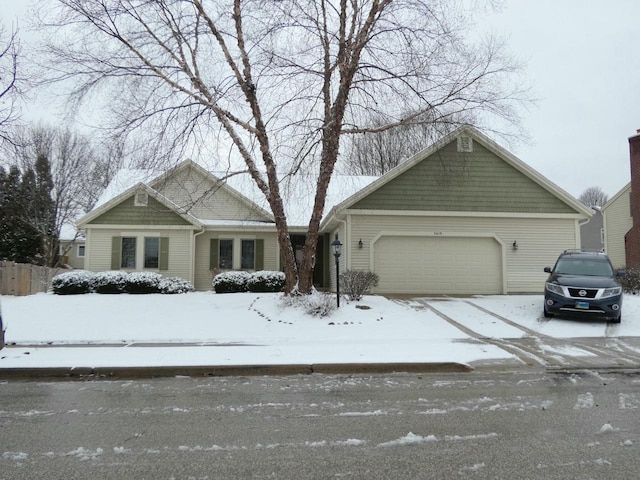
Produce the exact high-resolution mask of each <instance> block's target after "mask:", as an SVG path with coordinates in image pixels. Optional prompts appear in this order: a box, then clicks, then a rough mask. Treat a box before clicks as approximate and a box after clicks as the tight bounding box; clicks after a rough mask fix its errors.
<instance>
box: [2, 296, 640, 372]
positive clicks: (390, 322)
mask: <svg viewBox="0 0 640 480" xmlns="http://www.w3.org/2000/svg"><path fill="white" fill-rule="evenodd" d="M421 301H422V302H427V303H429V304H431V305H433V306H435V307H436V308H438V309H439V310H441V311H444V312H445V313H446V314H447V315H448V316H449V317H451V318H452V319H454V320H456V321H457V322H459V323H461V324H463V325H466V326H469V327H470V328H472V329H473V330H475V331H479V332H482V334H483V335H485V336H489V337H493V338H515V337H519V336H523V335H525V332H523V331H521V330H519V329H517V328H516V327H514V326H513V325H510V324H509V323H507V322H503V321H501V320H500V319H499V318H498V317H495V316H492V315H490V314H488V313H484V312H483V311H481V310H479V309H477V308H475V307H473V306H471V305H469V303H468V302H467V301H471V302H473V303H474V304H476V305H478V306H480V307H482V308H483V309H486V310H488V311H490V312H493V313H495V314H497V315H499V316H501V317H504V318H506V319H508V320H510V321H511V322H515V323H517V324H519V325H522V326H524V327H526V328H527V329H529V330H533V331H536V332H540V333H541V334H544V335H547V336H554V337H597V336H604V335H605V332H606V334H607V335H609V336H621V337H622V336H640V320H638V319H640V298H638V297H635V296H626V297H625V301H624V307H623V312H624V313H623V321H622V324H621V325H615V326H607V324H606V323H605V322H602V321H595V320H592V321H575V320H564V319H551V320H549V321H548V320H547V319H543V318H542V315H541V312H542V295H509V296H502V295H496V296H478V297H470V298H466V299H463V298H433V299H422V300H421ZM1 302H2V314H3V318H4V323H5V327H6V341H7V343H8V344H12V343H15V344H17V345H18V346H20V345H23V346H25V348H24V349H22V348H21V349H19V350H20V352H17V350H18V349H16V348H10V349H7V351H11V354H6V353H5V352H3V353H5V354H4V355H2V356H1V357H2V358H0V368H12V367H15V366H26V367H32V366H38V365H43V366H68V365H72V366H73V365H91V366H106V365H108V366H134V365H137V366H151V365H153V366H158V365H160V366H166V365H246V364H288V363H341V362H372V363H378V362H380V363H384V362H460V363H469V362H472V361H475V360H483V359H503V358H509V357H510V355H509V354H508V353H506V352H505V351H503V350H501V349H499V348H497V347H495V346H493V345H487V344H480V343H479V342H473V341H471V342H470V341H468V340H470V337H469V336H468V335H467V334H466V333H464V332H462V331H461V330H459V329H458V328H455V327H454V326H453V325H451V324H450V323H448V322H447V321H445V320H444V319H442V318H441V317H439V316H438V315H436V314H435V313H433V312H432V311H430V310H429V309H425V308H422V309H420V308H414V307H419V306H420V303H419V301H417V300H408V301H404V302H399V301H393V300H390V299H387V298H384V297H379V296H367V297H365V298H364V299H363V300H361V301H360V302H352V303H347V302H346V301H345V302H343V303H342V305H341V308H340V310H339V311H336V312H334V313H333V314H332V315H331V316H330V317H313V316H310V315H307V314H306V313H304V312H303V311H302V310H301V309H297V308H293V307H283V306H282V304H281V302H280V295H279V294H268V293H238V294H223V295H221V294H214V293H211V292H196V293H188V294H181V295H160V294H151V295H128V294H122V295H100V294H86V295H68V296H60V295H53V294H38V295H33V296H28V297H11V296H3V297H2V299H1ZM362 306H366V307H369V308H364V309H363V308H359V307H362ZM85 344H86V345H94V346H93V347H91V348H90V349H87V348H78V345H85ZM141 344H156V345H155V346H154V348H149V347H148V346H142V345H141ZM163 344H171V345H163ZM185 344H186V345H185ZM51 345H53V346H56V347H58V348H49V346H51ZM65 345H68V348H62V347H64V346H65ZM95 345H97V346H95ZM172 345H173V346H172ZM175 345H179V346H175ZM27 346H28V347H27ZM122 347H126V348H122ZM23 350H24V351H23ZM87 355H90V357H91V363H87V362H88V361H89V360H88V359H87V358H86V357H87ZM83 356H84V357H85V358H83ZM103 357H104V358H103Z"/></svg>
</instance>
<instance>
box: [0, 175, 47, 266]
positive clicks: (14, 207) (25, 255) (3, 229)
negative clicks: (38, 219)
mask: <svg viewBox="0 0 640 480" xmlns="http://www.w3.org/2000/svg"><path fill="white" fill-rule="evenodd" d="M34 180H35V175H34V173H33V171H31V172H25V174H24V175H23V174H21V172H20V169H19V168H18V167H17V166H15V165H14V166H12V167H11V168H10V169H9V171H8V172H7V171H6V170H4V169H0V258H2V259H3V260H11V261H14V262H18V263H33V262H37V261H38V259H39V258H41V257H42V255H41V253H40V252H41V239H40V237H39V235H38V233H37V231H36V230H35V229H33V228H32V227H30V226H29V224H28V222H27V221H26V219H27V208H25V207H26V205H27V203H28V202H27V200H28V199H29V195H28V189H29V185H30V184H32V183H33V182H34Z"/></svg>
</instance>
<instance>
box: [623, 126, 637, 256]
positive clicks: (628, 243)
mask: <svg viewBox="0 0 640 480" xmlns="http://www.w3.org/2000/svg"><path fill="white" fill-rule="evenodd" d="M629 156H630V162H631V216H632V217H633V227H631V230H629V231H628V232H627V234H626V235H625V237H624V242H625V251H626V263H627V268H640V130H637V131H636V135H634V136H633V137H631V138H629Z"/></svg>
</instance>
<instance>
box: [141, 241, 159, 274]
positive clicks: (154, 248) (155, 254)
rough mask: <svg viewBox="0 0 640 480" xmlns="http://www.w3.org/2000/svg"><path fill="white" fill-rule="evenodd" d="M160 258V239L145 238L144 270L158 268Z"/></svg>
mask: <svg viewBox="0 0 640 480" xmlns="http://www.w3.org/2000/svg"><path fill="white" fill-rule="evenodd" d="M159 258H160V239H159V238H158V237H145V238H144V268H158V266H159Z"/></svg>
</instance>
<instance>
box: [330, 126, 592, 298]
mask: <svg viewBox="0 0 640 480" xmlns="http://www.w3.org/2000/svg"><path fill="white" fill-rule="evenodd" d="M590 216H591V211H590V210H589V209H588V208H586V207H585V206H584V205H582V204H581V203H580V202H578V201H577V200H576V199H575V198H573V197H572V196H571V195H569V194H568V193H566V192H565V191H563V190H562V189H560V188H558V187H557V186H556V185H554V184H553V183H551V182H550V181H549V180H548V179H546V178H545V177H543V176H542V175H540V174H539V173H538V172H536V171H535V170H533V169H532V168H531V167H529V166H528V165H526V164H524V163H523V162H522V161H520V160H519V159H517V158H516V157H515V156H513V155H512V154H510V153H509V152H507V151H506V150H504V149H503V148H502V147H500V146H499V145H497V144H496V143H495V142H493V141H492V140H491V139H489V138H488V137H487V136H485V135H483V134H482V133H480V132H478V131H477V130H475V129H473V128H470V127H465V128H461V129H459V130H457V131H455V132H453V133H451V134H450V135H447V136H446V137H444V138H443V139H441V140H440V141H438V142H436V143H435V144H434V145H432V146H431V147H429V148H427V149H425V150H424V151H422V152H419V153H418V154H416V155H415V156H414V157H412V158H410V159H408V160H406V161H405V162H403V163H401V164H400V165H398V166H397V167H396V168H394V169H392V170H390V171H389V172H387V173H386V174H385V175H383V176H381V177H380V178H378V179H377V180H375V181H374V182H372V183H371V184H369V185H368V186H367V187H365V188H363V189H362V190H360V191H359V192H357V193H356V194H354V195H352V196H351V197H349V198H347V199H346V200H344V201H343V202H341V203H340V204H338V205H336V206H335V207H334V208H333V209H332V210H331V211H330V212H329V214H328V215H327V217H326V218H325V220H324V221H323V225H322V228H323V230H324V231H325V232H326V233H327V234H328V237H329V238H330V239H334V238H339V239H340V240H341V242H342V243H343V244H344V245H345V248H344V252H343V256H342V258H341V259H340V268H341V269H343V270H357V271H373V272H375V273H376V274H377V275H378V276H379V283H378V286H377V287H376V288H375V293H377V294H409V295H411V294H419V295H429V294H453V295H472V294H508V293H540V292H542V289H543V288H544V281H545V278H546V276H547V275H546V274H545V273H544V271H543V269H544V267H546V266H549V265H553V262H554V261H555V259H556V258H557V256H558V254H559V253H560V252H562V251H563V250H566V249H575V248H580V245H581V242H580V225H581V224H582V223H584V222H585V221H586V220H588V218H589V217H590ZM327 267H328V268H329V269H330V272H331V280H332V282H331V283H332V285H331V287H332V288H335V279H336V275H335V268H334V266H333V264H329V265H327Z"/></svg>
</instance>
